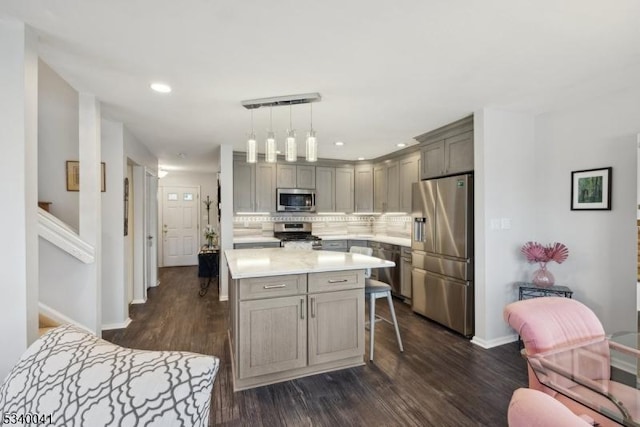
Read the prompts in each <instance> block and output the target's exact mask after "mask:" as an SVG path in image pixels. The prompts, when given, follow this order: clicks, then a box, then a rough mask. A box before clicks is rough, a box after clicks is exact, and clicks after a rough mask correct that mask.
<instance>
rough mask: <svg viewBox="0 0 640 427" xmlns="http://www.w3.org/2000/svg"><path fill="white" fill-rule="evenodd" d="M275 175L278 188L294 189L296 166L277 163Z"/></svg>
mask: <svg viewBox="0 0 640 427" xmlns="http://www.w3.org/2000/svg"><path fill="white" fill-rule="evenodd" d="M276 173H277V178H276V182H277V186H278V188H296V181H297V179H296V173H297V171H296V165H291V164H280V163H278V166H276Z"/></svg>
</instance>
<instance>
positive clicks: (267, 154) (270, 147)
mask: <svg viewBox="0 0 640 427" xmlns="http://www.w3.org/2000/svg"><path fill="white" fill-rule="evenodd" d="M276 156H277V154H276V135H275V133H274V132H273V108H271V107H269V132H267V139H266V141H265V142H264V161H265V162H267V163H275V162H276Z"/></svg>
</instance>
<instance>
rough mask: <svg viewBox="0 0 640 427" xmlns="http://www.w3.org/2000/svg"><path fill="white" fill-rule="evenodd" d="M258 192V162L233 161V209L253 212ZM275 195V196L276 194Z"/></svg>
mask: <svg viewBox="0 0 640 427" xmlns="http://www.w3.org/2000/svg"><path fill="white" fill-rule="evenodd" d="M255 194H256V164H255V163H247V162H245V161H244V159H242V160H239V159H238V160H235V159H234V161H233V210H234V211H235V212H253V211H254V208H255V205H254V202H255ZM274 197H275V196H274Z"/></svg>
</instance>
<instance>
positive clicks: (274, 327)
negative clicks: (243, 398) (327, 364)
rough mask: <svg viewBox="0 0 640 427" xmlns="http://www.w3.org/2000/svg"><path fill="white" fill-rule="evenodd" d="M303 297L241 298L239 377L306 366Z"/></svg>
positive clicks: (305, 328) (305, 322) (305, 326)
mask: <svg viewBox="0 0 640 427" xmlns="http://www.w3.org/2000/svg"><path fill="white" fill-rule="evenodd" d="M305 299H306V297H305V296H292V297H282V298H273V299H263V300H253V301H241V302H240V310H239V314H240V325H239V328H240V340H239V341H240V345H239V356H240V362H239V364H240V366H239V376H240V378H248V377H253V376H257V375H265V374H271V373H274V372H281V371H287V370H291V369H295V368H301V367H303V366H306V364H307V321H306V315H305V314H306V313H305V311H306V307H305V305H306V304H305Z"/></svg>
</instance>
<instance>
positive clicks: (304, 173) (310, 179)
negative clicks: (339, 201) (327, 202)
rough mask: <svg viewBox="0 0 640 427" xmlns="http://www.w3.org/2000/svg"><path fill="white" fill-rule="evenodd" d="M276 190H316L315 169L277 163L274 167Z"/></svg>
mask: <svg viewBox="0 0 640 427" xmlns="http://www.w3.org/2000/svg"><path fill="white" fill-rule="evenodd" d="M276 173H277V179H276V181H277V187H278V188H316V167H315V166H307V165H296V164H287V163H278V165H277V167H276Z"/></svg>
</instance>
